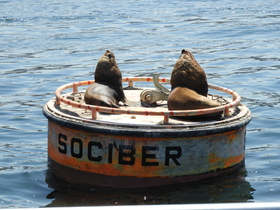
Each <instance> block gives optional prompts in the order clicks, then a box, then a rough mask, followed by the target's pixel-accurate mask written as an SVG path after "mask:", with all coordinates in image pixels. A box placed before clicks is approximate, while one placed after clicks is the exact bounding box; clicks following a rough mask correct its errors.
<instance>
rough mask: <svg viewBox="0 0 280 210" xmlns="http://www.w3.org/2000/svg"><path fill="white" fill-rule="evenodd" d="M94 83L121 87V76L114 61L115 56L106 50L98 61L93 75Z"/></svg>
mask: <svg viewBox="0 0 280 210" xmlns="http://www.w3.org/2000/svg"><path fill="white" fill-rule="evenodd" d="M94 79H95V82H99V83H105V84H110V85H112V86H121V87H122V74H121V71H120V69H119V67H118V64H117V62H116V60H115V54H114V53H113V52H112V51H110V50H107V51H106V52H105V53H104V54H103V55H102V56H101V58H100V59H99V61H98V63H97V65H96V69H95V73H94Z"/></svg>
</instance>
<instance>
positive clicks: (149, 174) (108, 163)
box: [43, 92, 251, 188]
mask: <svg viewBox="0 0 280 210" xmlns="http://www.w3.org/2000/svg"><path fill="white" fill-rule="evenodd" d="M131 93H132V92H131ZM133 95H135V94H133ZM160 109H165V108H160ZM43 112H44V114H45V116H46V117H47V118H48V119H49V132H48V154H49V167H50V169H51V170H52V171H54V173H55V174H56V175H57V176H58V177H60V178H62V179H64V180H66V181H69V182H73V183H77V184H91V185H100V186H111V187H124V188H126V187H139V186H141V187H143V186H155V185H162V184H171V183H178V182H183V181H192V180H199V179H202V178H208V177H212V176H216V175H219V174H222V173H227V172H230V171H232V170H236V168H237V167H238V166H240V165H242V164H243V162H244V157H245V134H246V125H247V124H248V123H249V121H250V120H251V114H250V111H249V110H248V109H247V108H246V107H245V106H244V105H242V104H240V105H239V106H238V107H236V108H235V109H234V110H230V116H229V117H224V118H223V119H221V120H219V121H204V122H192V121H181V120H178V119H170V122H169V124H161V123H160V121H161V120H162V119H161V117H160V116H149V117H147V116H141V117H140V116H129V115H114V114H105V115H104V114H99V115H100V116H98V119H99V120H92V119H91V116H90V113H87V112H84V113H78V112H77V113H74V112H73V110H72V108H69V107H67V105H66V106H62V104H60V105H55V99H52V100H50V101H49V103H47V104H46V105H45V107H44V110H43ZM87 115H89V116H88V117H87Z"/></svg>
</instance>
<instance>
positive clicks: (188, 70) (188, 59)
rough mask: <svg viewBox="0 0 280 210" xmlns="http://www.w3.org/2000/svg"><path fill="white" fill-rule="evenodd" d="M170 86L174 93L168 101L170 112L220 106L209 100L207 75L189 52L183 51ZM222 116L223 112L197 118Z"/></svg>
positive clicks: (174, 69)
mask: <svg viewBox="0 0 280 210" xmlns="http://www.w3.org/2000/svg"><path fill="white" fill-rule="evenodd" d="M170 84H171V87H172V88H171V89H172V91H171V93H170V94H169V96H168V99H167V106H168V109H169V110H193V109H205V108H212V107H217V106H220V104H219V103H218V102H216V101H214V100H211V99H209V98H207V93H208V83H207V79H206V74H205V72H204V70H203V69H202V68H201V66H200V65H199V64H198V63H197V61H196V60H195V58H194V57H193V55H192V53H191V52H190V51H188V50H184V49H183V50H182V52H181V56H180V57H179V59H178V61H177V62H176V64H175V66H174V68H173V71H172V74H171V80H170ZM220 115H221V112H219V113H218V114H217V113H214V114H207V115H204V116H197V118H201V117H212V116H220ZM192 118H196V116H194V117H192Z"/></svg>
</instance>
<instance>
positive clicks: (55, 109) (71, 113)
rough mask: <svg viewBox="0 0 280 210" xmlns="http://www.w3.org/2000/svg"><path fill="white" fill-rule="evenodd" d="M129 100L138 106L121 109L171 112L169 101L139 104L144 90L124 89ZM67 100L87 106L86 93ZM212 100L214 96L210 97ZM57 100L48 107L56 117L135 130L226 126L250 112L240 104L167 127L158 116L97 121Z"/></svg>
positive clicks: (112, 116)
mask: <svg viewBox="0 0 280 210" xmlns="http://www.w3.org/2000/svg"><path fill="white" fill-rule="evenodd" d="M124 92H125V95H126V97H127V98H128V99H129V100H130V101H133V102H135V104H138V105H139V107H128V106H124V105H121V106H120V108H121V109H122V108H123V109H130V108H131V109H133V110H141V111H143V110H149V111H151V110H152V111H155V110H156V111H162V112H165V111H168V109H167V101H160V102H157V105H148V104H142V106H141V103H140V93H141V92H142V89H137V90H125V91H124ZM63 97H64V98H67V99H68V100H72V101H75V102H78V103H84V93H83V92H76V93H67V94H64V95H63ZM209 97H211V96H209ZM211 98H212V99H213V100H218V101H219V102H222V103H229V101H230V99H227V98H223V97H221V96H220V97H218V96H212V97H211ZM55 102H56V99H55V98H53V99H52V100H50V101H49V102H48V103H47V107H48V109H49V110H51V111H52V113H53V114H54V115H57V116H60V117H63V118H68V119H72V120H75V121H84V122H87V123H92V124H108V125H114V124H115V125H118V126H129V127H131V126H135V127H146V126H148V127H151V126H152V127H161V128H164V127H168V128H170V127H188V126H207V125H215V124H217V123H218V124H224V123H228V122H229V121H233V120H236V119H238V118H240V117H242V116H244V115H246V112H248V111H249V110H248V109H247V108H246V107H245V106H244V105H242V104H241V103H239V105H238V106H236V107H233V108H230V109H229V116H223V117H221V118H220V119H216V120H207V119H206V120H203V121H202V120H199V121H195V120H185V119H183V120H182V119H178V118H170V119H169V123H168V124H164V122H163V117H162V116H157V115H149V116H146V115H133V114H108V113H102V112H97V118H96V119H95V120H93V119H92V114H91V111H88V110H85V109H80V108H76V107H73V106H71V105H68V104H66V103H60V104H59V105H56V103H55Z"/></svg>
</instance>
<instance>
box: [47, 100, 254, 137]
mask: <svg viewBox="0 0 280 210" xmlns="http://www.w3.org/2000/svg"><path fill="white" fill-rule="evenodd" d="M43 114H44V115H45V117H46V118H47V119H48V120H50V121H51V122H53V123H55V124H57V125H60V126H62V127H65V128H70V129H74V130H77V131H82V132H87V133H95V134H104V135H117V136H130V137H131V136H134V137H145V138H161V137H162V138H181V137H194V136H205V135H212V134H217V133H224V132H227V131H232V130H237V129H239V128H242V127H244V126H246V125H247V124H248V123H249V122H250V121H251V119H252V116H251V112H250V110H249V109H247V112H246V114H245V115H244V116H242V117H240V118H239V119H237V120H234V121H229V122H227V123H221V124H218V125H217V124H213V125H212V126H211V124H210V125H207V126H200V127H198V126H191V127H189V128H188V127H187V126H186V127H183V128H182V127H179V128H178V129H176V128H174V127H168V126H167V127H164V126H155V127H153V126H147V127H145V129H143V128H141V127H139V128H136V127H129V126H118V125H115V126H111V125H106V124H105V125H104V124H92V123H88V122H82V121H73V120H70V119H65V118H62V117H60V116H56V115H54V114H52V113H51V112H50V111H49V110H48V107H47V104H46V105H45V106H44V107H43Z"/></svg>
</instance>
